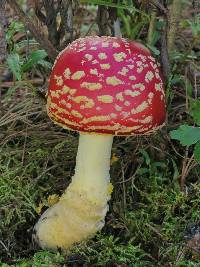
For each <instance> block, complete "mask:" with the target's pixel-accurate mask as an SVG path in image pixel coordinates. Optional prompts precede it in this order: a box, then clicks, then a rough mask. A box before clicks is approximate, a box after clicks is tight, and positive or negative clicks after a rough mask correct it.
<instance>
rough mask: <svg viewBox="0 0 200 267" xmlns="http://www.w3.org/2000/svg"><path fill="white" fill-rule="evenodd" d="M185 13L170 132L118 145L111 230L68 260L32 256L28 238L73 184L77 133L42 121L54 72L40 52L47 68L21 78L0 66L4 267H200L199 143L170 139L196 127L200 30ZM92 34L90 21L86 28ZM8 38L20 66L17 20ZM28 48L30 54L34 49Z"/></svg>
mask: <svg viewBox="0 0 200 267" xmlns="http://www.w3.org/2000/svg"><path fill="white" fill-rule="evenodd" d="M185 8H186V11H187V12H185V13H186V15H185V14H184V16H183V18H182V21H181V23H180V26H179V32H178V37H177V41H176V52H174V54H173V55H172V56H171V76H170V79H169V81H168V83H167V86H166V96H167V113H168V119H167V124H166V126H165V127H164V128H163V129H162V130H160V131H159V132H158V133H156V134H153V135H151V136H146V137H134V138H133V137H126V138H125V137H115V139H114V144H113V148H112V158H111V172H110V174H111V181H112V184H113V185H114V191H113V193H112V199H111V201H110V202H109V212H108V214H107V216H106V224H105V227H104V228H103V230H102V232H101V233H98V234H97V235H96V236H95V237H94V238H92V239H91V240H88V241H86V242H83V243H82V244H79V245H77V246H75V247H73V248H72V249H71V250H70V251H68V252H66V253H63V252H59V251H58V252H49V251H45V250H39V249H38V248H35V247H34V245H33V243H32V240H31V235H32V229H33V226H34V224H35V222H36V221H37V220H38V218H39V217H40V215H41V214H42V213H43V211H44V210H46V209H47V208H48V207H50V206H51V205H53V204H54V203H55V202H56V201H57V199H58V197H59V196H61V194H62V192H63V191H64V190H65V188H66V187H67V186H68V184H69V183H70V181H71V177H72V176H73V173H74V166H75V157H76V152H77V145H78V134H77V133H74V132H71V131H66V130H63V129H61V128H60V127H59V126H56V125H54V124H53V123H52V122H51V121H50V120H49V118H48V116H47V114H46V108H45V104H46V99H45V97H44V95H43V94H42V93H38V91H39V92H43V90H44V91H45V90H46V89H47V86H48V85H47V80H48V77H49V73H50V67H51V64H50V63H49V61H47V58H46V57H45V56H44V54H42V52H41V54H40V56H41V61H40V62H37V64H35V65H34V66H32V67H31V69H28V70H27V71H25V72H24V73H23V75H22V78H21V79H19V80H16V77H15V78H14V76H13V68H12V66H11V65H10V64H9V62H8V61H5V62H4V64H2V65H1V66H0V77H1V79H0V267H9V266H10V267H11V266H17V267H29V266H36V267H41V266H44V267H45V266H46V267H51V266H52V267H54V266H55V267H56V266H58V267H61V266H66V267H68V266H74V267H75V266H133V267H147V266H148V267H151V266H152V267H154V266H158V267H159V266H160V267H161V266H162V267H164V266H166V267H167V266H172V267H175V266H176V267H198V266H200V263H199V262H200V237H199V236H200V214H199V212H200V211H199V207H200V165H199V164H198V153H196V154H197V155H196V157H194V146H193V145H190V146H183V145H181V144H180V142H179V141H175V140H173V139H172V138H171V134H170V131H172V130H174V129H177V128H178V127H179V126H180V125H191V126H198V125H199V122H200V116H199V115H198V114H200V100H199V97H200V87H198V83H199V84H200V70H199V69H198V65H199V63H200V46H199V41H197V40H199V39H198V38H199V36H200V35H199V33H200V29H199V28H198V29H197V30H196V31H197V33H196V32H195V29H194V25H193V24H191V23H192V12H189V11H188V7H187V6H186V7H185ZM189 8H190V7H189ZM94 10H95V9H94V8H93V11H92V14H93V13H94ZM12 16H13V15H12V14H11V18H10V15H9V14H8V20H9V21H11V20H12ZM86 17H87V19H88V16H86ZM89 19H90V20H92V19H93V15H91V17H90V18H89ZM190 22H191V23H190ZM191 25H193V28H192V26H191ZM89 26H90V22H88V21H87V23H86V24H85V26H84V27H85V28H84V27H83V30H84V31H85V32H87V31H88V28H89ZM94 28H95V27H94ZM95 29H96V28H95ZM122 30H123V29H122ZM94 31H95V30H94ZM6 34H7V41H8V42H9V44H8V46H9V49H10V51H11V50H12V49H13V48H12V49H11V47H14V49H13V50H12V52H13V51H15V53H16V54H17V55H18V57H19V58H20V60H22V59H23V57H24V55H25V53H27V35H26V33H25V32H24V27H23V25H22V24H21V23H20V22H19V20H17V18H16V19H15V20H13V21H12V23H11V22H10V23H9V27H8V30H7V33H6ZM123 34H124V35H125V37H126V32H125V30H124V33H123ZM195 34H196V35H195ZM136 37H137V36H136ZM138 39H140V41H143V43H145V38H143V37H141V38H138ZM29 42H30V43H29V47H28V49H29V50H31V51H32V50H33V51H34V50H35V49H38V46H37V44H36V43H35V41H34V40H32V39H30V40H29ZM155 47H156V45H155ZM157 49H158V50H159V47H157ZM10 54H11V53H10ZM155 56H156V55H155ZM8 57H9V56H8ZM158 58H159V55H158ZM14 74H15V75H17V73H16V72H15V73H14ZM191 135H192V136H193V133H191ZM185 138H186V139H187V138H189V137H188V136H187V137H185ZM191 138H192V137H191ZM182 143H183V142H182ZM197 150H198V147H197V148H196V151H197ZM199 154H200V153H199Z"/></svg>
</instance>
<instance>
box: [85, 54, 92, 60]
mask: <svg viewBox="0 0 200 267" xmlns="http://www.w3.org/2000/svg"><path fill="white" fill-rule="evenodd" d="M84 57H85V58H86V59H87V60H88V61H91V60H92V59H93V55H90V54H85V56H84Z"/></svg>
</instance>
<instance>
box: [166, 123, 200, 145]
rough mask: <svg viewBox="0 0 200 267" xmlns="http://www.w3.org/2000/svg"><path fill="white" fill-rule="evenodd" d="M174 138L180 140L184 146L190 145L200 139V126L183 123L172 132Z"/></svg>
mask: <svg viewBox="0 0 200 267" xmlns="http://www.w3.org/2000/svg"><path fill="white" fill-rule="evenodd" d="M170 136H171V138H172V139H175V140H178V141H180V143H181V145H183V146H190V145H193V144H196V143H197V142H198V141H200V128H199V127H193V126H189V125H181V126H180V127H179V128H178V129H177V130H173V131H171V132H170Z"/></svg>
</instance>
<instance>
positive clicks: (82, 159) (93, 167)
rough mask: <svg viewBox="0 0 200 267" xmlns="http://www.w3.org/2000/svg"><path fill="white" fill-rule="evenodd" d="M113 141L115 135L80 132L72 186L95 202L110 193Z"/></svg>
mask: <svg viewBox="0 0 200 267" xmlns="http://www.w3.org/2000/svg"><path fill="white" fill-rule="evenodd" d="M112 142H113V136H109V135H91V134H80V138H79V146H78V153H77V157H76V168H75V175H74V177H73V179H72V183H71V187H72V186H73V188H74V189H75V188H76V190H77V191H80V192H83V191H84V192H85V193H86V194H87V198H88V199H90V200H91V201H94V202H97V201H98V202H99V201H100V202H101V203H102V201H105V199H106V198H107V195H108V193H107V192H108V185H109V181H110V174H109V170H110V154H111V148H112Z"/></svg>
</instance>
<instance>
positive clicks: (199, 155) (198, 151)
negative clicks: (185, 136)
mask: <svg viewBox="0 0 200 267" xmlns="http://www.w3.org/2000/svg"><path fill="white" fill-rule="evenodd" d="M194 158H195V159H196V161H197V162H198V163H199V164H200V141H199V142H197V143H196V145H195V147H194Z"/></svg>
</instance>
